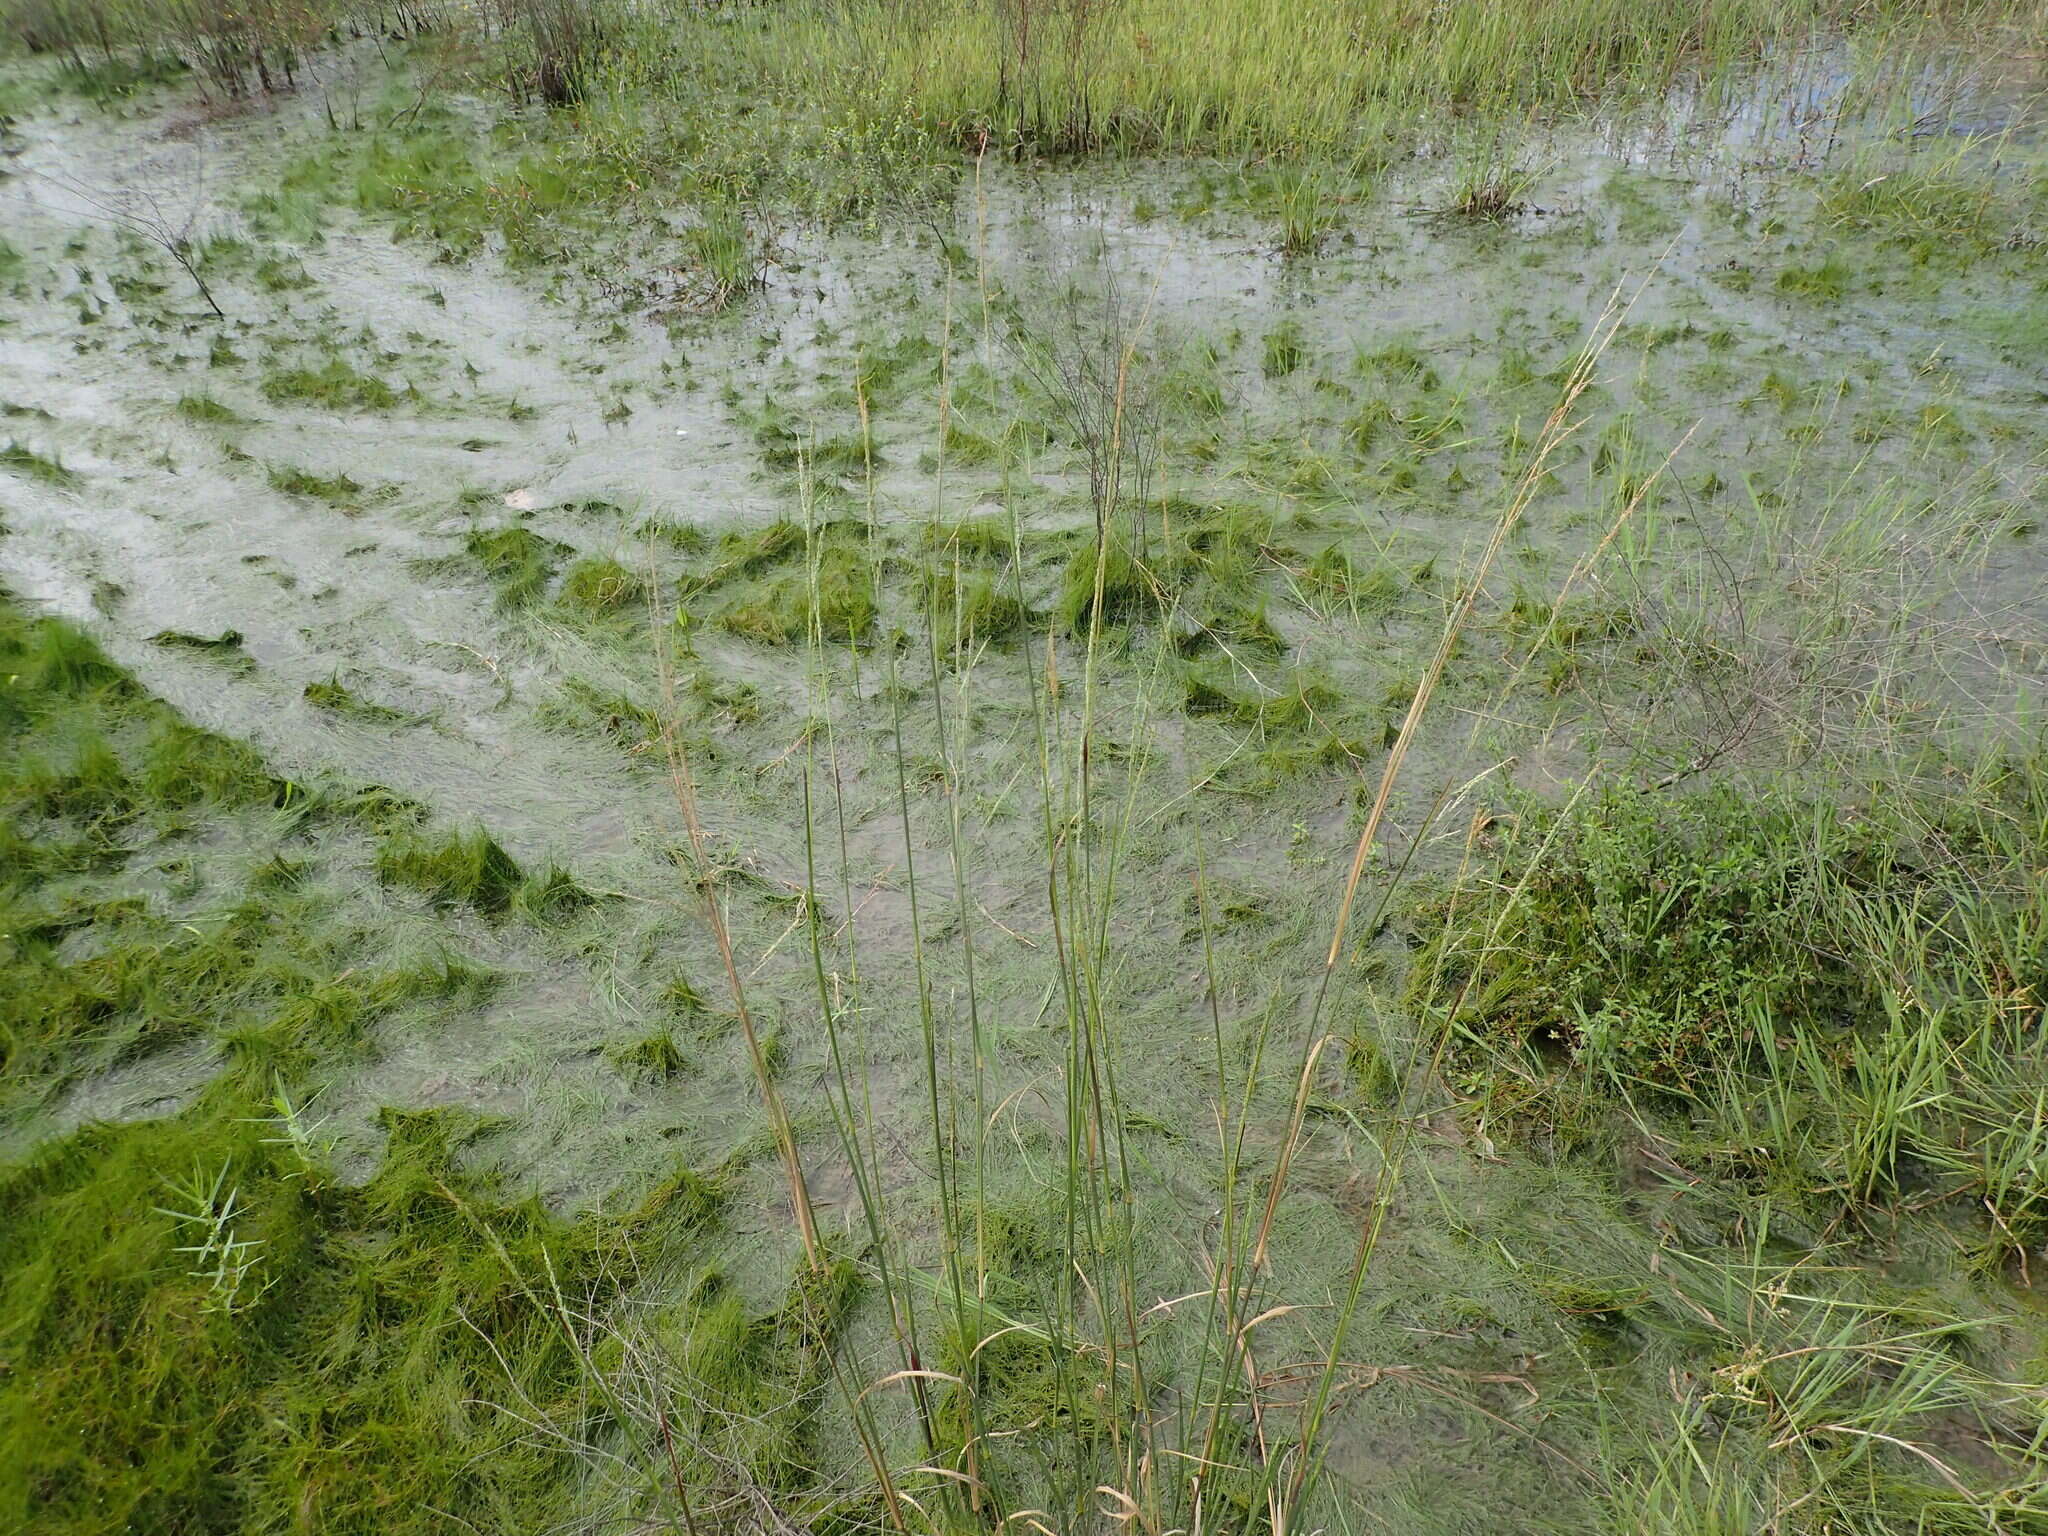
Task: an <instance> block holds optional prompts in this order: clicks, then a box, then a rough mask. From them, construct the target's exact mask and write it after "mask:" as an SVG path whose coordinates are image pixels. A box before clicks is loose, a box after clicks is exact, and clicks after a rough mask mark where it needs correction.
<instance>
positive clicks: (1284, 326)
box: [1259, 320, 1308, 379]
mask: <svg viewBox="0 0 2048 1536" xmlns="http://www.w3.org/2000/svg"><path fill="white" fill-rule="evenodd" d="M1261 347H1262V351H1261V356H1260V362H1259V368H1260V371H1261V372H1263V373H1264V374H1265V375H1266V377H1267V378H1269V379H1284V378H1286V377H1287V375H1289V374H1290V373H1293V372H1294V371H1295V370H1296V369H1297V368H1299V367H1300V366H1301V365H1302V363H1303V362H1304V361H1306V359H1307V357H1308V340H1307V337H1306V336H1305V335H1304V334H1303V333H1302V329H1301V322H1300V321H1299V320H1283V321H1281V322H1280V324H1278V325H1276V326H1274V327H1273V329H1272V330H1270V331H1268V332H1267V333H1266V338H1265V341H1264V342H1263V343H1262V344H1261Z"/></svg>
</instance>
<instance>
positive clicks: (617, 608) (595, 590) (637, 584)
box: [555, 556, 647, 618]
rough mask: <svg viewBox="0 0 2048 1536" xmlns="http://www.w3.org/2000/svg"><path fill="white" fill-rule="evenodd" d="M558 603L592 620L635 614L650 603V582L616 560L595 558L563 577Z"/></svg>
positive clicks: (573, 566)
mask: <svg viewBox="0 0 2048 1536" xmlns="http://www.w3.org/2000/svg"><path fill="white" fill-rule="evenodd" d="M555 601H556V602H557V603H558V604H560V605H561V606H562V607H564V608H571V609H574V610H576V611H577V612H579V613H583V614H587V615H589V616H590V617H592V618H602V617H608V616H611V615H614V614H620V613H628V612H632V611H634V610H636V609H638V608H641V607H643V606H644V605H645V604H646V601H647V579H646V578H645V577H644V576H639V575H636V574H634V573H633V572H632V571H629V570H627V569H626V567H624V566H623V565H621V564H619V563H618V561H616V560H609V559H606V558H604V557H602V556H592V557H590V558H588V559H584V560H579V561H577V562H576V563H575V564H574V565H572V566H570V567H569V569H568V570H567V571H566V572H565V573H564V574H563V576H562V590H561V592H560V593H559V594H558V595H557V596H556V599H555Z"/></svg>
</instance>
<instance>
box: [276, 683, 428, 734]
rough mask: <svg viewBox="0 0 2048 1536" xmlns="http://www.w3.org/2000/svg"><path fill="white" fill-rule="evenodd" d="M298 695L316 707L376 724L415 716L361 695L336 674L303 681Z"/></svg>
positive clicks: (408, 719)
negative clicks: (305, 682) (301, 690)
mask: <svg viewBox="0 0 2048 1536" xmlns="http://www.w3.org/2000/svg"><path fill="white" fill-rule="evenodd" d="M301 697H303V698H304V699H305V701H306V702H307V703H308V704H311V705H312V706H314V707H315V708H316V709H324V710H327V711H329V712H330V713H332V714H337V715H346V716H347V717H348V718H350V719H352V720H362V721H365V722H368V723H371V724H376V725H402V724H406V723H408V722H410V721H412V720H413V719H414V718H415V717H414V716H412V715H408V714H406V713H405V712H404V711H403V710H397V709H392V708H390V707H389V706H388V705H384V704H379V703H376V702H375V701H373V700H370V699H366V698H364V697H362V696H361V695H360V694H358V693H357V692H356V691H355V690H354V689H352V688H350V687H349V686H348V684H346V683H344V682H343V681H342V680H341V679H340V677H339V676H335V677H329V678H326V679H324V680H322V679H316V680H315V681H313V682H310V683H308V684H306V686H305V689H304V691H303V693H302V694H301Z"/></svg>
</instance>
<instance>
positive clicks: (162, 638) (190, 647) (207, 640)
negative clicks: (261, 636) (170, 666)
mask: <svg viewBox="0 0 2048 1536" xmlns="http://www.w3.org/2000/svg"><path fill="white" fill-rule="evenodd" d="M149 643H150V644H151V645H160V646H163V647H164V648H165V649H166V650H173V651H189V652H191V653H192V654H193V655H195V656H204V657H206V658H208V659H209V660H212V661H217V662H220V663H221V664H222V665H224V666H226V667H229V668H231V669H233V670H234V671H237V672H247V671H252V670H254V668H255V666H256V663H255V662H254V660H252V659H251V658H250V657H249V656H248V655H247V654H246V653H244V651H243V650H242V632H241V631H240V630H238V629H224V630H222V631H221V632H220V633H219V634H217V635H194V634H188V633H186V632H185V631H184V630H182V629H160V630H158V631H157V632H156V633H155V634H153V635H151V636H150V637H149Z"/></svg>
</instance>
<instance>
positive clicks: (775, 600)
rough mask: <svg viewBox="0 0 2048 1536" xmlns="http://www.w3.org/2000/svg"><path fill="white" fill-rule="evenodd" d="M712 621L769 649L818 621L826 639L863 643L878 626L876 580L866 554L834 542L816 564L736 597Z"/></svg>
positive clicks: (796, 637)
mask: <svg viewBox="0 0 2048 1536" xmlns="http://www.w3.org/2000/svg"><path fill="white" fill-rule="evenodd" d="M712 617H713V622H714V623H716V624H717V625H718V626H719V627H720V628H721V629H726V630H730V631H731V632H732V633H733V634H736V635H744V636H746V637H747V638H748V639H750V640H759V641H762V642H763V643H765V644H768V645H791V644H794V643H796V642H798V641H801V640H802V639H804V638H805V637H806V636H807V635H809V634H810V633H811V629H812V625H813V622H814V621H815V623H816V626H817V631H818V633H819V635H820V636H821V637H822V638H824V639H826V640H838V641H852V640H859V639H861V638H862V637H863V636H865V635H866V634H867V631H868V627H869V626H870V625H871V624H872V623H873V622H874V617H875V587H874V578H873V576H872V574H871V572H870V570H869V567H868V560H867V556H866V554H865V553H864V552H862V551H860V550H858V549H855V548H852V547H850V546H848V545H846V544H839V543H835V544H831V545H828V546H826V547H825V548H824V549H822V550H820V552H819V553H818V556H817V559H816V561H815V562H814V563H806V565H805V566H804V567H803V568H800V569H796V570H783V571H781V572H779V573H777V574H776V575H773V576H770V577H767V578H765V579H762V580H759V581H757V582H755V583H753V584H752V585H751V586H749V587H745V588H741V589H738V590H736V591H734V592H732V593H731V594H730V595H729V596H728V597H727V598H726V599H725V600H724V601H723V602H721V603H720V604H718V605H717V607H716V608H715V609H714V610H713V615H712Z"/></svg>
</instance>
